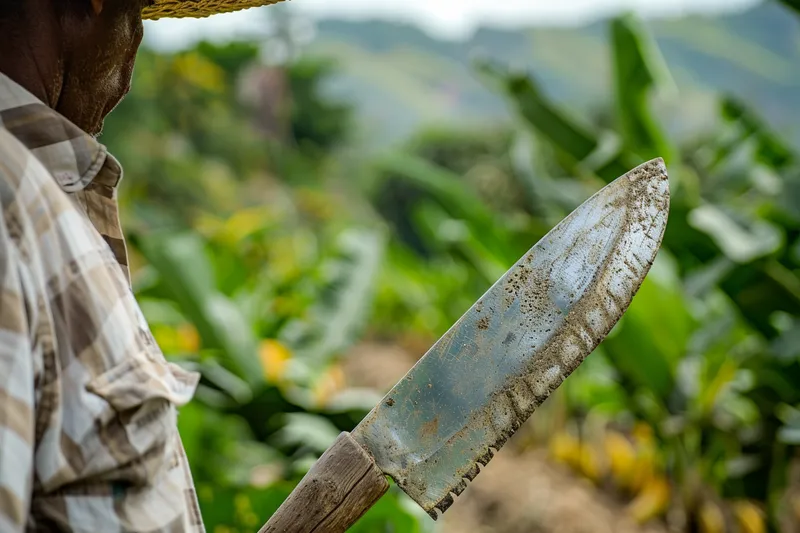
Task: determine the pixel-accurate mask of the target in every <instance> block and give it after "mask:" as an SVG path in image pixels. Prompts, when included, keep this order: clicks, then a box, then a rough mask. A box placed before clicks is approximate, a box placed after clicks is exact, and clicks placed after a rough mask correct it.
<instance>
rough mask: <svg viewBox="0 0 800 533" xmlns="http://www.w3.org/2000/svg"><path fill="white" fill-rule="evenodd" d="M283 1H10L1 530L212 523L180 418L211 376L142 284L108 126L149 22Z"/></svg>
mask: <svg viewBox="0 0 800 533" xmlns="http://www.w3.org/2000/svg"><path fill="white" fill-rule="evenodd" d="M276 1H278V0H0V533H12V532H22V531H27V532H32V531H48V532H50V531H53V532H57V531H61V532H65V531H69V532H86V533H89V532H91V533H113V532H150V533H155V532H189V531H191V532H197V531H203V524H202V520H201V518H200V512H199V509H198V505H197V499H196V495H195V491H194V488H193V485H192V477H191V474H190V472H189V467H188V464H187V461H186V457H185V455H184V452H183V447H182V444H181V441H180V437H179V436H178V432H177V428H176V407H177V406H180V405H182V404H185V403H186V402H188V401H189V400H190V399H191V397H192V395H193V393H194V389H195V386H196V384H197V381H198V376H197V375H195V374H193V373H189V372H186V371H183V370H181V369H180V368H179V367H177V366H175V365H172V364H169V363H167V362H166V361H165V359H164V357H163V355H162V354H161V352H160V350H159V349H158V347H157V346H156V344H155V342H154V341H153V337H152V335H151V334H150V332H149V330H148V327H147V324H146V323H145V321H144V319H143V317H142V314H141V312H140V311H139V308H138V306H137V304H136V302H135V300H134V297H133V295H132V293H131V290H130V284H129V278H128V270H127V258H126V251H125V243H124V240H123V238H122V232H121V230H120V227H119V219H118V214H117V203H116V187H117V184H118V183H119V180H120V177H121V176H122V170H121V168H120V165H119V163H118V162H117V161H116V160H115V159H114V158H113V157H112V156H111V155H109V154H108V153H107V152H106V149H105V147H103V146H102V145H101V144H99V143H98V142H97V141H96V140H95V137H96V136H97V135H98V134H99V133H100V131H101V129H102V125H103V119H104V117H105V116H106V115H107V114H108V113H109V112H110V111H111V110H112V109H113V108H114V107H115V106H116V105H117V104H118V103H119V101H120V100H121V99H122V98H123V96H124V95H125V93H126V92H127V91H128V89H129V87H130V80H131V73H132V71H133V64H134V58H135V55H136V51H137V49H138V47H139V44H140V42H141V39H142V19H143V18H158V17H161V16H205V15H210V14H213V13H215V12H222V11H234V10H236V9H242V8H245V7H253V6H257V5H264V4H269V3H275V2H276Z"/></svg>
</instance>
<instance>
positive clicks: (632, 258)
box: [353, 160, 669, 519]
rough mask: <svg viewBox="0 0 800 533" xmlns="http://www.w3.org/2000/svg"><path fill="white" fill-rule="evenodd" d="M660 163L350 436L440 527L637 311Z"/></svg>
mask: <svg viewBox="0 0 800 533" xmlns="http://www.w3.org/2000/svg"><path fill="white" fill-rule="evenodd" d="M668 208H669V188H668V183H667V176H666V169H665V168H664V164H663V161H661V160H654V161H651V162H649V163H646V164H644V165H642V166H640V167H638V168H636V169H634V170H633V171H631V172H629V173H628V174H626V175H625V176H623V177H621V178H619V179H617V180H616V181H614V182H613V183H611V184H609V185H608V186H606V187H605V188H604V189H602V190H601V191H599V192H598V193H597V194H595V195H594V196H592V197H591V198H590V199H589V200H587V201H586V202H585V203H584V204H582V205H581V206H580V207H579V208H578V209H576V210H575V211H574V212H573V213H571V214H570V215H569V216H568V217H567V218H566V219H564V220H563V221H562V222H561V223H559V224H558V225H557V226H556V227H555V228H553V230H552V231H551V232H550V233H548V234H547V235H546V236H545V237H544V238H543V239H542V240H541V241H540V242H539V243H538V244H537V245H536V246H534V247H533V248H532V249H531V250H530V251H529V252H528V253H527V254H525V256H523V257H522V258H521V259H520V260H519V261H518V262H517V264H516V265H514V266H513V267H512V268H511V269H510V270H509V271H508V273H506V275H505V276H503V277H502V278H501V279H500V280H499V281H498V282H497V283H496V284H495V285H494V286H493V287H492V288H491V289H489V291H488V292H487V293H486V294H484V296H483V297H482V298H481V299H480V300H479V301H478V302H477V303H476V304H475V305H474V306H473V307H472V308H471V309H470V310H469V311H468V312H467V313H466V314H465V315H464V316H463V317H462V318H461V319H460V320H459V321H458V322H457V323H456V324H455V325H454V326H453V327H452V328H451V329H450V330H449V331H448V332H447V333H446V334H445V335H444V336H443V337H442V338H441V339H440V340H439V341H438V342H437V343H436V344H435V345H434V346H433V347H432V348H431V349H430V350H429V351H428V353H427V354H426V355H425V357H423V358H422V359H421V360H420V361H419V362H418V363H417V364H416V365H415V366H414V368H412V369H411V371H410V372H409V373H408V374H407V375H406V377H405V378H404V379H403V380H401V381H400V382H399V383H398V384H397V385H396V386H395V387H394V389H392V391H391V392H390V393H389V395H388V398H391V399H392V400H393V402H394V404H393V406H392V407H391V408H389V407H388V406H387V402H382V403H381V404H380V405H378V406H377V407H376V408H375V409H374V410H373V411H372V412H371V413H370V414H369V415H368V416H367V417H366V418H365V419H364V420H363V421H362V422H361V424H359V426H358V427H357V428H356V429H355V431H354V432H353V436H354V437H355V438H356V440H358V441H359V442H360V443H361V444H362V445H363V446H364V447H365V448H367V449H368V450H369V451H370V452H371V453H372V454H373V456H374V457H375V460H376V462H377V464H378V466H379V467H380V468H381V469H382V470H383V471H384V472H385V473H387V474H388V475H390V476H391V477H392V478H393V479H394V480H395V481H396V482H397V484H398V485H399V486H400V487H401V488H402V489H403V490H404V491H406V493H408V494H409V496H411V498H413V499H414V500H415V501H416V502H417V503H419V504H420V506H422V508H423V509H425V510H426V511H427V512H428V513H429V514H430V515H431V517H433V518H434V519H436V517H437V511H438V513H443V512H444V511H446V510H447V508H449V507H450V506H451V505H452V504H453V501H454V497H455V496H457V495H459V494H461V492H462V491H463V490H464V489H465V488H466V486H467V482H468V481H471V480H472V479H474V478H475V476H476V475H477V474H478V473H479V472H480V468H479V467H478V465H479V464H482V465H485V464H487V463H488V462H489V460H490V459H491V458H492V456H493V455H494V454H495V453H496V452H497V451H498V450H500V449H501V448H502V446H503V445H504V444H505V442H506V441H507V440H508V438H509V437H511V435H513V434H514V432H515V431H516V430H517V429H519V427H520V426H521V425H522V424H523V423H524V422H525V420H527V419H528V417H529V416H530V415H531V414H532V413H533V411H534V410H535V409H536V407H538V406H539V405H540V404H541V403H542V402H543V401H544V400H546V399H547V398H548V397H549V396H550V394H551V393H552V392H553V391H554V390H555V389H556V388H557V387H558V386H559V385H560V384H561V383H562V382H563V381H564V379H566V377H568V376H569V375H570V374H571V373H572V372H573V371H574V370H575V368H577V366H578V365H580V363H581V362H583V360H584V359H585V358H586V356H587V355H589V353H591V352H592V351H593V350H594V349H595V348H596V347H597V345H598V344H599V343H600V342H601V341H602V340H603V338H605V336H606V335H607V334H608V332H609V331H610V330H611V328H612V327H613V326H614V325H615V324H616V322H617V321H618V320H619V318H620V317H621V316H622V314H623V313H624V311H625V310H626V309H627V307H628V305H629V304H630V301H631V299H632V298H633V296H634V294H635V293H636V291H637V290H638V288H639V286H640V284H641V282H642V280H643V279H644V277H645V275H646V274H647V272H648V271H649V269H650V265H651V264H652V263H653V260H654V259H655V256H656V253H657V251H658V248H659V246H660V243H661V238H662V236H663V233H664V229H665V226H666V220H667V211H668Z"/></svg>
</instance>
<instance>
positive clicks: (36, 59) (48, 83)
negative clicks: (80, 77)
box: [0, 12, 64, 109]
mask: <svg viewBox="0 0 800 533" xmlns="http://www.w3.org/2000/svg"><path fill="white" fill-rule="evenodd" d="M48 14H49V15H51V16H38V17H36V20H32V19H31V17H25V20H24V22H23V24H22V25H19V24H17V23H14V22H10V21H0V34H2V35H4V36H6V37H8V38H7V39H4V41H5V42H4V43H3V44H2V45H0V72H2V73H3V74H5V75H6V76H8V77H9V78H11V79H12V80H14V81H15V82H16V83H18V84H19V85H20V86H22V87H24V88H25V89H26V90H27V91H28V92H30V93H31V94H33V95H34V96H36V97H37V98H38V99H40V100H41V101H42V102H44V103H45V104H46V105H47V106H49V107H51V108H53V109H55V108H56V107H57V105H58V98H59V95H60V94H61V86H62V83H63V72H64V68H63V67H64V65H63V59H62V57H61V55H60V53H59V52H58V51H59V49H60V47H59V46H58V43H57V39H58V36H59V35H60V34H61V29H60V27H59V24H58V18H57V17H56V16H55V13H52V12H51V13H48Z"/></svg>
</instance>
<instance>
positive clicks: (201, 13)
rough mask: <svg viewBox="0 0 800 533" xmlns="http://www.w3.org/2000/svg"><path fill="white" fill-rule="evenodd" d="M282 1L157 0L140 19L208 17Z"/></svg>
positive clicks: (146, 9)
mask: <svg viewBox="0 0 800 533" xmlns="http://www.w3.org/2000/svg"><path fill="white" fill-rule="evenodd" d="M282 1H283V0H157V1H156V3H155V4H153V5H152V6H150V7H148V8H145V10H144V11H143V12H142V18H144V19H145V20H156V19H160V18H184V17H194V18H196V17H208V16H211V15H216V14H218V13H230V12H232V11H240V10H242V9H248V8H251V7H261V6H267V5H270V4H277V3H279V2H282Z"/></svg>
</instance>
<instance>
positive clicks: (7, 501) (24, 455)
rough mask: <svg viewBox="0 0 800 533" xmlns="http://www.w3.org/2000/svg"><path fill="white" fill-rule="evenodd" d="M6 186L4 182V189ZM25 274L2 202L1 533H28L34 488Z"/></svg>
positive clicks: (31, 369)
mask: <svg viewBox="0 0 800 533" xmlns="http://www.w3.org/2000/svg"><path fill="white" fill-rule="evenodd" d="M3 184H4V182H3V181H2V178H0V187H2V186H3ZM0 200H2V195H0ZM24 272H25V268H24V266H23V263H22V261H21V259H20V257H19V253H18V250H17V248H16V246H15V245H14V243H13V242H12V240H11V238H10V236H9V232H8V228H7V226H6V216H5V215H4V213H3V202H0V532H1V533H14V532H22V531H24V530H25V527H26V522H27V519H28V509H29V508H30V498H31V490H32V484H33V456H34V426H35V422H34V401H35V395H34V354H33V350H32V346H31V335H30V328H29V316H28V308H27V305H26V299H25V295H24V291H23V281H22V278H23V277H24V275H25V274H24Z"/></svg>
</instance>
